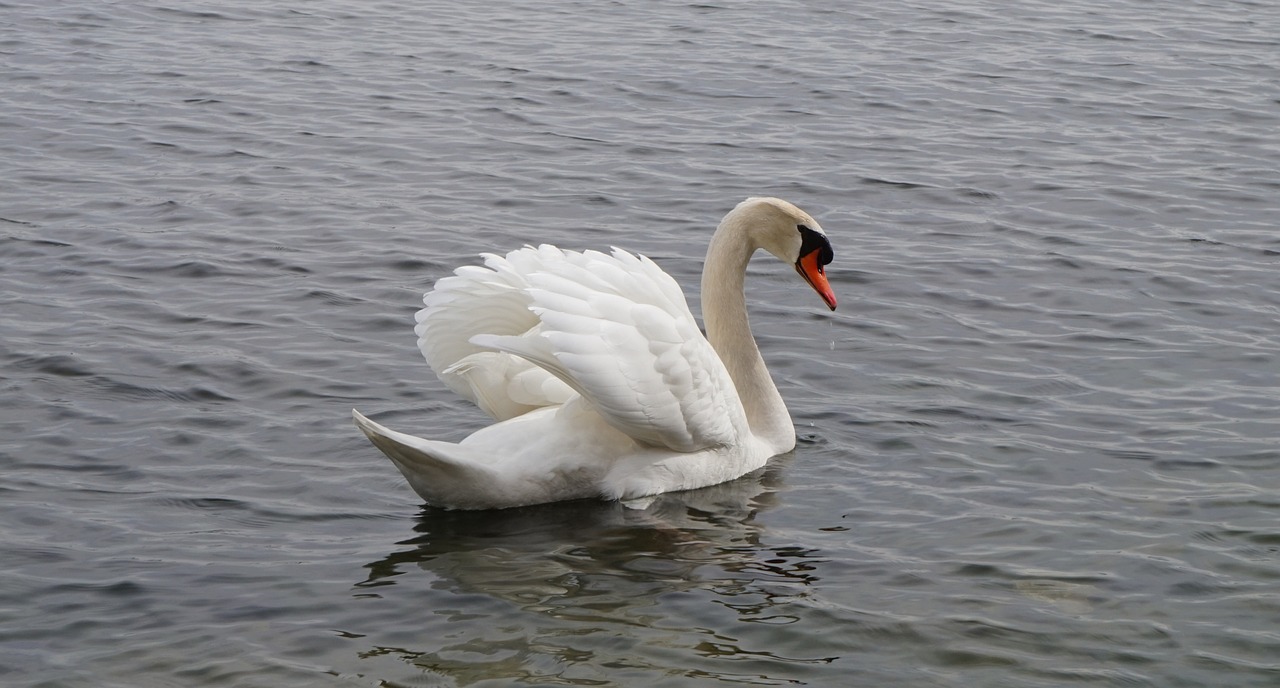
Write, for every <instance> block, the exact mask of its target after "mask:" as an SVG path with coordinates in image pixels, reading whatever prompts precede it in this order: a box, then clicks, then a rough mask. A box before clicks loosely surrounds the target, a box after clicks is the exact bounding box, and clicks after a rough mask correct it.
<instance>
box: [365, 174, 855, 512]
mask: <svg viewBox="0 0 1280 688" xmlns="http://www.w3.org/2000/svg"><path fill="white" fill-rule="evenodd" d="M758 248H763V249H765V250H766V251H768V252H769V253H772V254H773V255H775V256H777V257H778V258H780V259H782V260H783V261H786V262H787V263H790V264H794V265H795V268H796V271H797V272H799V273H800V275H801V276H802V277H804V279H805V281H807V282H808V283H809V284H810V286H812V287H813V288H814V290H815V291H817V292H818V295H819V296H821V297H822V300H823V301H825V302H826V304H827V306H829V307H830V308H831V309H832V310H834V309H835V307H836V298H835V295H834V294H833V293H832V291H831V287H830V285H829V284H828V283H827V278H826V275H825V272H824V268H823V266H825V265H826V264H827V263H829V262H831V245H830V244H829V243H828V241H827V238H826V234H825V233H823V231H822V228H821V227H820V226H819V225H818V223H817V222H816V221H814V219H813V218H812V217H810V216H809V215H808V214H807V213H805V212H804V211H803V210H800V209H799V208H797V207H795V206H794V205H792V204H790V203H788V202H786V201H783V200H780V199H777V198H748V199H747V200H745V201H743V202H742V203H739V204H738V205H737V207H735V208H734V209H733V210H732V211H730V212H729V214H728V215H726V216H725V217H724V219H723V220H722V221H721V222H720V226H719V227H718V228H717V229H716V232H715V234H714V235H713V236H712V237H711V245H710V247H709V248H708V249H707V259H706V263H705V265H704V266H703V272H702V314H703V318H704V319H705V321H706V328H707V334H706V336H705V337H704V336H703V335H702V333H701V332H700V331H699V330H698V326H697V323H696V322H695V321H694V318H693V315H692V314H691V313H690V312H689V306H688V305H687V304H686V302H685V298H684V294H683V292H682V291H681V290H680V286H679V285H678V284H676V281H675V280H674V279H672V278H671V276H670V275H668V274H666V273H665V272H663V271H662V269H661V268H659V267H658V266H657V265H655V264H654V263H653V262H652V261H650V260H649V259H648V258H645V257H643V256H635V255H633V254H630V253H627V252H626V251H622V250H620V249H616V248H615V249H613V252H612V254H608V255H606V254H603V253H599V252H596V251H587V252H584V253H578V252H574V251H562V250H560V249H558V248H556V247H554V246H548V245H543V246H539V247H538V248H532V247H526V248H522V249H520V250H517V251H512V252H511V253H508V254H507V255H506V256H505V257H501V256H497V255H491V254H486V255H485V256H484V262H485V266H486V267H479V266H468V267H462V268H459V269H458V270H457V271H456V273H455V274H454V275H453V276H451V277H446V278H444V279H441V280H440V281H438V282H437V283H436V286H435V289H433V290H432V291H431V292H429V293H428V294H427V295H426V297H425V298H424V299H423V302H424V304H425V305H426V307H425V308H423V309H422V310H421V311H418V314H417V321H418V326H417V328H416V330H415V331H416V332H417V334H418V337H419V339H418V348H419V349H421V350H422V353H423V355H424V356H425V357H426V359H427V362H428V363H429V364H430V365H431V367H432V369H433V370H435V372H436V375H437V376H439V377H440V379H441V381H443V382H444V383H445V384H446V385H448V386H449V388H451V389H453V390H454V391H455V392H458V393H459V394H461V395H462V396H465V397H467V398H468V399H470V400H472V401H473V402H475V403H476V404H477V405H478V406H480V408H482V409H484V410H485V411H486V412H487V413H489V415H491V416H493V418H494V419H495V420H496V421H498V422H497V423H495V424H493V425H490V426H488V427H486V428H483V429H481V430H479V431H477V432H476V433H474V434H472V435H471V436H470V437H467V438H466V439H464V440H462V442H460V443H457V444H454V443H452V442H442V441H438V440H428V439H423V438H420V437H414V436H412V435H406V434H404V433H400V432H396V431H394V430H389V429H387V428H385V427H383V426H381V425H379V424H377V423H375V422H373V421H371V420H369V419H368V418H365V417H364V416H363V415H361V414H360V413H359V412H358V411H355V410H352V416H353V417H354V418H355V422H356V425H357V426H359V428H360V429H361V430H362V431H364V433H365V435H366V436H368V438H369V440H370V441H372V442H373V444H374V445H375V446H376V447H378V449H380V450H382V452H383V453H385V454H386V455H387V456H388V457H390V458H391V460H392V461H393V462H394V463H395V465H396V467H397V468H399V469H400V472H401V473H403V474H404V477H405V478H406V479H407V480H408V481H409V485H410V486H412V487H413V489H414V490H415V491H416V492H417V493H418V494H419V495H420V496H421V497H422V498H423V499H424V500H426V502H427V503H428V504H430V505H432V506H437V507H444V508H449V509H497V508H505V507H514V506H523V505H528V504H539V503H543V502H553V501H560V500H566V499H580V498H591V497H595V498H603V499H634V498H638V497H644V496H648V495H654V494H658V493H661V492H668V491H674V490H687V489H692V488H697V487H705V486H708V485H714V484H716V483H720V482H724V481H726V480H732V479H733V478H737V477H739V476H741V475H743V474H745V473H748V472H750V471H752V470H755V469H756V468H759V467H761V466H763V465H764V464H765V462H767V461H768V460H769V459H770V458H771V457H773V456H776V455H778V454H782V453H784V452H788V451H790V450H791V449H793V448H794V447H795V442H796V436H795V428H794V427H793V425H792V423H791V417H790V415H789V414H788V413H787V407H786V405H785V404H784V403H783V401H782V396H781V395H780V394H778V389H777V387H775V386H774V384H773V380H771V379H770V377H769V371H768V370H767V369H766V368H765V364H764V360H763V359H762V358H761V357H760V350H759V349H758V348H757V347H756V342H755V338H754V337H752V336H751V328H750V324H749V323H748V321H747V309H746V298H745V296H744V294H743V278H744V277H745V275H746V270H747V262H748V261H749V260H750V258H751V255H752V254H753V253H755V251H756V249H758Z"/></svg>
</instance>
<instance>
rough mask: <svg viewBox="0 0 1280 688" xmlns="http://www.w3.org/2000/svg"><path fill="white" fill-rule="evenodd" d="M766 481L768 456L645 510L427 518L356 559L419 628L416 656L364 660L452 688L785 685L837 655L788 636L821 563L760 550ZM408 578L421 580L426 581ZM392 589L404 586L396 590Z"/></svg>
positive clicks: (783, 548)
mask: <svg viewBox="0 0 1280 688" xmlns="http://www.w3.org/2000/svg"><path fill="white" fill-rule="evenodd" d="M778 471H779V465H778V463H777V462H776V461H775V463H774V464H771V465H770V467H767V468H766V469H764V470H763V471H761V472H757V473H754V474H751V475H748V476H745V477H744V478H741V479H739V480H736V481H734V482H731V483H727V484H723V485H717V486H714V487H710V488H705V489H701V490H694V491H690V492H683V493H675V494H666V495H661V496H659V497H657V498H654V499H653V500H652V501H651V502H649V503H647V504H632V505H623V504H619V503H616V502H612V503H611V502H595V501H582V502H570V503H562V504H552V505H544V506H538V507H529V508H522V509H511V510H504V511H496V512H446V511H436V510H426V511H424V512H423V514H422V517H421V519H420V521H419V523H418V525H417V526H416V527H415V530H416V531H418V532H419V533H420V535H418V536H417V537H415V538H413V539H411V540H408V541H406V542H403V543H401V544H404V545H412V546H413V548H412V549H409V550H405V551H399V552H395V553H393V554H390V555H388V556H386V557H385V558H383V559H381V560H379V561H376V562H373V563H371V564H369V565H368V568H369V577H368V579H367V580H365V581H363V582H361V583H359V584H358V587H359V588H361V589H362V590H361V592H362V593H366V594H368V593H374V594H377V595H378V596H379V597H385V598H398V600H399V601H398V604H397V607H400V608H403V606H404V605H406V604H409V605H418V607H417V608H418V609H419V610H420V611H418V612H417V613H419V614H421V615H422V616H423V617H424V624H423V633H422V635H421V636H419V637H418V638H416V639H415V640H414V645H415V646H410V647H406V646H376V647H375V648H373V649H372V650H370V651H369V652H368V653H366V656H370V657H372V656H385V655H388V654H389V655H395V656H399V657H401V658H403V659H405V660H408V661H411V662H412V663H413V664H415V665H417V667H419V668H421V669H424V670H427V671H428V672H429V673H432V674H436V675H443V676H447V677H449V678H450V679H452V680H453V681H455V682H456V683H457V684H458V685H466V684H469V683H473V682H476V681H481V680H488V679H507V680H536V681H543V680H555V681H556V682H569V683H583V684H589V685H597V684H599V683H600V682H601V681H608V682H612V681H620V682H621V683H623V684H626V685H640V684H641V683H638V682H641V681H643V682H651V681H653V680H655V679H657V678H660V677H662V676H667V677H680V676H683V677H699V676H701V677H708V678H710V677H719V678H731V679H742V680H745V679H748V678H749V679H750V682H752V683H756V684H761V683H763V684H764V685H770V684H773V683H775V682H777V683H782V682H793V681H795V680H797V678H798V676H797V671H799V673H800V674H803V673H804V672H803V667H804V666H805V665H809V666H811V667H812V666H814V665H825V664H827V663H829V662H831V661H832V660H834V659H835V657H834V656H831V655H827V656H822V655H815V654H814V652H815V650H821V649H823V643H821V642H818V643H815V642H813V640H812V639H809V638H805V637H802V636H806V635H808V634H807V633H802V632H800V631H799V628H798V627H797V629H796V630H794V631H791V632H788V631H787V628H788V626H789V625H791V624H793V623H794V622H796V621H798V620H799V619H800V617H801V615H802V614H803V613H804V610H805V609H810V610H811V607H810V605H806V604H805V603H804V598H805V597H806V596H807V595H808V594H809V590H808V588H809V586H810V584H811V583H812V582H814V581H815V580H816V578H815V576H814V569H815V565H816V564H818V563H819V562H820V560H819V559H818V558H817V556H818V553H815V552H813V551H806V550H803V549H801V548H798V547H794V546H788V545H787V544H785V541H781V540H780V541H779V544H770V541H771V540H777V539H779V538H776V537H771V536H770V535H769V533H768V532H767V531H766V530H765V529H764V528H763V527H762V526H761V525H760V524H759V523H758V522H757V520H756V518H757V515H758V514H760V513H761V512H763V511H766V510H768V509H770V508H771V507H772V506H773V505H774V503H775V497H776V492H775V490H776V488H777V486H778V484H777V479H778ZM417 571H425V572H427V573H429V574H430V575H431V577H432V578H431V579H430V580H429V581H428V582H426V583H425V584H424V582H423V580H422V579H421V577H419V576H414V575H413V574H414V573H415V572H417ZM387 586H391V587H387ZM406 586H410V589H411V590H414V591H416V592H415V593H413V594H402V591H403V589H404V588H405V587H406ZM424 591H425V592H424ZM427 593H429V594H427ZM409 598H412V601H410V599H409ZM442 616H443V617H444V618H445V619H446V620H447V621H449V623H448V624H447V625H441V624H440V623H439V620H440V618H441V617H442ZM397 625H398V626H402V624H397ZM801 626H803V624H801ZM788 636H790V637H788ZM826 649H831V648H830V647H828V648H826Z"/></svg>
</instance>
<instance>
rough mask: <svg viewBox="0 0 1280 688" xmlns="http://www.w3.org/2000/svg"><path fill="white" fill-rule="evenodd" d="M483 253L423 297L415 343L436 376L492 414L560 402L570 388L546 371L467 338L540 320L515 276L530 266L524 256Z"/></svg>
mask: <svg viewBox="0 0 1280 688" xmlns="http://www.w3.org/2000/svg"><path fill="white" fill-rule="evenodd" d="M483 257H484V262H485V267H480V266H478V265H469V266H465V267H461V268H458V269H457V270H456V271H455V272H454V274H453V275H452V276H450V277H445V278H443V279H441V280H440V281H438V282H436V285H435V288H434V289H432V290H431V291H430V292H428V293H427V295H426V296H425V297H423V304H424V305H425V308H423V309H422V310H420V311H418V313H417V315H416V319H417V323H418V324H417V326H416V327H415V328H414V332H416V333H417V334H418V349H419V350H420V351H421V352H422V355H423V357H424V358H426V359H427V363H428V364H429V365H430V366H431V369H432V370H434V371H435V373H436V376H437V377H439V378H440V381H441V382H443V383H444V384H445V385H447V386H448V387H449V389H452V390H453V391H455V392H457V393H458V394H459V395H461V396H463V397H466V398H467V399H469V400H471V401H472V402H474V403H475V404H476V405H477V406H479V407H480V408H482V409H484V411H485V412H486V413H488V414H489V415H491V416H493V417H494V418H495V419H496V420H505V419H507V418H512V417H515V416H518V415H520V414H522V413H525V412H527V411H529V410H531V409H534V408H537V407H539V406H548V405H551V404H561V403H564V402H565V401H567V400H568V399H569V398H571V397H573V396H575V392H573V390H572V389H570V388H569V387H568V386H566V385H565V384H564V383H563V382H561V381H560V380H558V379H556V378H555V377H554V376H552V375H551V374H550V373H548V372H547V371H545V370H543V369H542V368H539V367H538V366H535V365H533V364H532V363H530V362H529V361H527V360H525V359H523V358H519V357H517V356H513V355H510V354H504V353H497V352H494V351H492V350H490V349H486V348H482V347H479V346H476V345H475V344H472V343H471V341H470V339H471V338H472V337H474V336H476V335H478V334H497V335H520V334H525V333H528V332H529V331H530V330H532V329H534V328H536V327H538V325H539V321H538V316H536V315H534V313H533V312H532V311H530V310H529V307H530V305H531V304H532V303H533V299H532V297H531V296H530V295H529V291H528V290H529V284H528V282H527V281H526V280H525V279H524V277H523V276H522V272H528V271H529V270H531V269H532V268H533V267H534V266H533V265H530V264H529V263H530V262H531V258H530V256H529V255H528V254H527V253H526V252H521V251H515V252H512V253H511V254H510V255H508V256H507V257H505V258H504V257H502V256H496V255H493V254H485V255H484V256H483ZM513 261H514V262H515V264H513Z"/></svg>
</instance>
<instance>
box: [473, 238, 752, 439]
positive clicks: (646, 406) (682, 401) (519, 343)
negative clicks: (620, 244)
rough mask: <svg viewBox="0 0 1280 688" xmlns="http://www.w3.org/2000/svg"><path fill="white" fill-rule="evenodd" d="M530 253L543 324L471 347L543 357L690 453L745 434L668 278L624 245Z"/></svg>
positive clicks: (610, 412) (615, 419)
mask: <svg viewBox="0 0 1280 688" xmlns="http://www.w3.org/2000/svg"><path fill="white" fill-rule="evenodd" d="M525 252H528V253H527V254H526V255H524V256H521V258H522V259H531V258H534V257H536V259H531V260H525V261H522V262H521V266H527V267H528V268H530V269H529V271H528V272H525V273H522V275H521V276H522V277H523V278H524V279H525V281H526V282H527V283H528V284H529V288H528V290H527V293H528V295H529V298H530V301H531V303H530V306H529V308H530V311H531V312H532V313H533V314H535V315H536V316H537V318H538V319H539V320H540V321H541V327H540V328H537V329H534V330H531V331H529V332H526V333H523V334H519V335H508V336H501V335H490V334H482V335H478V336H475V337H472V339H471V341H472V343H473V344H476V345H479V346H484V347H489V348H492V349H495V350H498V351H504V352H508V353H512V354H516V355H519V356H522V357H524V358H526V359H528V360H530V361H532V362H534V363H536V364H538V365H539V366H541V367H542V368H544V369H546V370H547V371H549V372H551V373H552V374H554V375H555V376H556V377H558V378H559V379H561V380H563V381H564V382H565V383H566V384H568V385H569V386H570V387H572V388H573V389H574V390H576V391H577V392H578V393H580V394H581V395H582V396H583V397H585V398H586V399H587V400H588V401H589V402H591V403H592V404H593V405H594V406H595V408H596V409H597V410H598V411H599V413H600V414H601V416H602V417H603V418H604V419H605V420H606V421H608V422H609V423H610V424H611V425H613V426H614V427H616V428H618V429H619V430H621V431H622V432H625V433H626V434H628V435H630V436H631V437H633V438H635V439H636V440H637V441H639V442H641V443H644V444H648V445H651V446H662V447H668V448H670V449H674V450H676V451H683V452H690V451H696V450H699V449H705V448H708V447H713V446H717V445H731V444H734V443H736V442H737V441H739V440H740V439H742V438H744V437H746V436H747V433H748V429H747V428H748V426H747V420H746V412H745V411H744V410H743V407H742V402H741V400H740V399H739V398H738V394H737V391H736V390H735V388H734V386H733V381H732V379H730V377H729V373H728V371H727V370H726V369H725V367H724V364H723V363H722V362H721V361H720V357H719V356H718V355H717V354H716V352H715V350H714V349H712V348H711V344H710V343H709V342H708V341H707V339H706V337H704V336H703V335H702V332H701V331H699V329H698V326H697V323H696V322H695V321H694V319H693V315H692V314H691V313H690V312H689V306H688V304H687V303H686V302H685V299H684V293H683V292H682V291H681V289H680V286H679V285H678V284H676V282H675V280H674V279H672V278H671V276H670V275H668V274H666V273H665V272H663V271H662V269H661V268H659V267H658V266H657V265H655V264H654V263H653V262H652V261H650V260H649V259H648V258H644V257H637V256H635V255H632V254H630V253H627V252H626V251H622V250H619V249H614V251H613V253H612V254H611V255H608V254H603V253H599V252H595V251H588V252H586V253H576V252H572V251H561V250H560V249H557V248H555V247H553V246H541V247H538V248H537V249H532V248H526V249H522V250H521V251H517V252H516V253H525ZM514 255H515V254H511V255H509V256H508V258H509V259H510V258H512V257H513V256H514ZM516 262H517V261H514V260H513V261H511V264H512V265H515V264H516ZM518 269H523V268H518Z"/></svg>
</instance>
